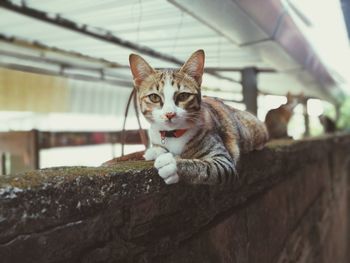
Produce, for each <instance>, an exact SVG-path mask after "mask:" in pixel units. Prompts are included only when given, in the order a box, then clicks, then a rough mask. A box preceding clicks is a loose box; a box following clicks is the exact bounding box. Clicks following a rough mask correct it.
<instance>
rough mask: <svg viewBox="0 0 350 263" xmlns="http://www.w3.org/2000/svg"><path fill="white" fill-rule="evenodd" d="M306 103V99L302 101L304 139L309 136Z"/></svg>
mask: <svg viewBox="0 0 350 263" xmlns="http://www.w3.org/2000/svg"><path fill="white" fill-rule="evenodd" d="M307 101H308V99H307V98H305V99H303V102H302V105H303V115H304V125H305V132H304V137H308V136H310V118H309V114H308V113H307Z"/></svg>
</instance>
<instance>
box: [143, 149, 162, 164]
mask: <svg viewBox="0 0 350 263" xmlns="http://www.w3.org/2000/svg"><path fill="white" fill-rule="evenodd" d="M167 152H168V151H167V150H166V149H165V148H163V147H160V146H153V147H151V148H148V149H147V150H146V152H145V154H144V155H143V157H144V158H145V160H146V161H151V160H155V159H157V158H158V156H160V155H162V154H164V153H167Z"/></svg>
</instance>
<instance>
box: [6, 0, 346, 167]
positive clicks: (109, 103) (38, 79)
mask: <svg viewBox="0 0 350 263" xmlns="http://www.w3.org/2000/svg"><path fill="white" fill-rule="evenodd" d="M347 26H348V28H349V26H350V1H349V0H342V1H338V0H336V1H334V0H323V1H316V0H309V1H305V0H266V1H257V0H217V1H211V0H193V1H188V0H187V1H186V0H169V1H162V0H118V1H115V0H99V1H97V0H84V1H83V0H76V1H67V0H51V1H44V0H21V1H20V0H2V1H0V131H1V132H3V134H2V135H1V138H0V151H1V152H2V171H3V173H5V172H11V171H12V172H14V171H19V170H21V169H27V168H28V167H29V166H31V167H34V168H38V167H40V168H43V167H50V166H62V165H88V166H95V165H100V164H101V163H102V162H104V161H106V160H108V159H111V158H112V157H115V156H119V155H120V154H121V145H120V142H121V134H120V131H121V129H122V125H123V121H124V115H125V109H126V105H127V102H128V99H129V95H130V93H131V90H132V79H131V74H130V72H129V68H128V56H129V54H130V53H138V54H140V55H142V56H143V57H144V58H146V60H148V61H149V62H150V64H151V65H152V66H154V67H157V68H163V67H178V66H179V65H181V64H182V63H183V62H184V61H185V60H186V59H187V58H188V56H189V55H190V54H191V53H192V52H194V51H195V50H197V49H204V50H205V52H206V73H205V77H204V80H203V94H204V95H209V96H216V97H220V98H222V99H224V100H225V101H226V102H227V103H228V104H230V105H233V106H235V107H237V108H240V109H247V110H250V111H252V112H254V113H256V114H257V115H258V117H259V118H260V119H262V120H263V119H264V117H265V115H266V113H267V112H268V111H269V110H270V109H273V108H276V107H278V106H279V105H281V104H282V103H285V101H286V98H285V95H286V94H287V92H291V93H292V94H295V95H298V94H300V93H303V94H304V96H305V98H307V104H306V105H304V106H303V105H299V106H298V107H296V108H295V114H294V117H293V119H292V121H291V122H290V124H289V126H290V127H289V133H290V135H291V136H293V137H294V138H296V139H297V138H301V137H303V136H304V135H305V134H306V135H311V136H315V135H319V134H321V133H322V127H321V124H320V122H319V119H318V116H319V115H321V114H327V115H328V116H330V117H331V118H333V119H334V120H336V121H337V123H338V124H339V126H341V127H343V128H346V127H348V126H350V120H349V119H350V117H349V114H350V103H349V100H347V99H346V97H347V95H348V94H349V91H350V87H349V81H350V52H349V33H348V32H349V31H347ZM305 117H306V119H307V120H308V121H307V122H305ZM141 126H142V128H143V129H147V123H146V122H145V121H144V120H143V119H142V118H141ZM126 128H127V130H133V133H130V134H129V135H130V136H128V139H127V146H126V152H133V151H136V150H142V149H144V146H143V145H142V144H140V143H141V141H140V140H138V139H137V138H138V133H137V132H136V130H137V129H139V124H138V121H137V118H136V114H135V111H134V107H133V106H131V107H130V112H129V114H128V119H127V124H126ZM32 130H35V131H32ZM29 131H31V132H29ZM8 132H11V133H10V134H9V133H8ZM1 147H2V148H1ZM16 156H17V157H16ZM33 156H35V158H34V160H32V159H33Z"/></svg>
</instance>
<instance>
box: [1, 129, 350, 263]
mask: <svg viewBox="0 0 350 263" xmlns="http://www.w3.org/2000/svg"><path fill="white" fill-rule="evenodd" d="M335 148H336V149H338V150H339V149H342V150H343V152H346V153H347V154H349V153H350V136H349V135H341V134H339V135H337V136H326V137H320V138H313V139H307V140H302V141H290V140H287V141H274V142H272V143H269V144H268V145H267V147H265V149H263V150H262V151H259V152H252V153H250V154H247V155H244V156H242V158H241V161H240V167H239V175H240V176H239V179H238V180H237V181H236V184H235V185H233V186H220V185H218V186H206V185H183V184H178V185H171V186H167V185H165V184H164V183H163V181H162V180H161V179H160V178H159V176H158V175H157V172H156V170H155V169H154V168H153V167H152V162H145V161H132V162H122V163H120V164H116V165H114V166H111V167H98V168H89V167H62V168H51V169H43V170H38V171H33V172H29V173H25V174H19V175H14V176H3V177H0V257H1V258H2V259H3V260H2V262H11V263H13V262H21V263H24V262H116V260H120V261H122V262H148V261H147V260H150V261H149V262H152V260H151V259H152V258H156V257H157V258H159V256H161V255H167V254H169V253H171V251H173V250H174V249H175V248H176V247H178V245H179V244H180V243H181V242H183V241H184V240H187V239H189V238H191V237H192V236H194V235H195V234H196V233H198V232H200V231H201V230H202V229H205V228H208V227H209V226H210V225H211V224H215V222H218V221H220V220H222V219H223V218H225V216H226V215H227V214H230V213H232V212H233V211H235V210H236V209H239V208H240V207H242V206H244V205H245V203H246V202H248V201H250V200H254V198H255V197H256V196H257V195H258V194H261V193H263V192H265V191H266V190H267V189H269V188H271V187H273V186H274V185H276V184H277V183H279V182H281V181H284V180H286V179H287V178H288V177H291V176H293V175H294V174H296V173H298V169H299V167H300V165H302V164H312V163H315V162H318V161H320V160H325V159H328V155H330V154H332V151H333V149H335Z"/></svg>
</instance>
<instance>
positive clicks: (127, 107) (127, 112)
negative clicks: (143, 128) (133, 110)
mask: <svg viewBox="0 0 350 263" xmlns="http://www.w3.org/2000/svg"><path fill="white" fill-rule="evenodd" d="M134 94H136V90H135V88H133V89H132V91H131V93H130V95H129V99H128V103H127V104H126V108H125V113H124V121H123V128H122V135H121V144H122V156H124V149H125V139H126V131H125V125H126V119H127V118H128V114H129V108H130V103H131V100H132V97H133V96H134Z"/></svg>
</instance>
